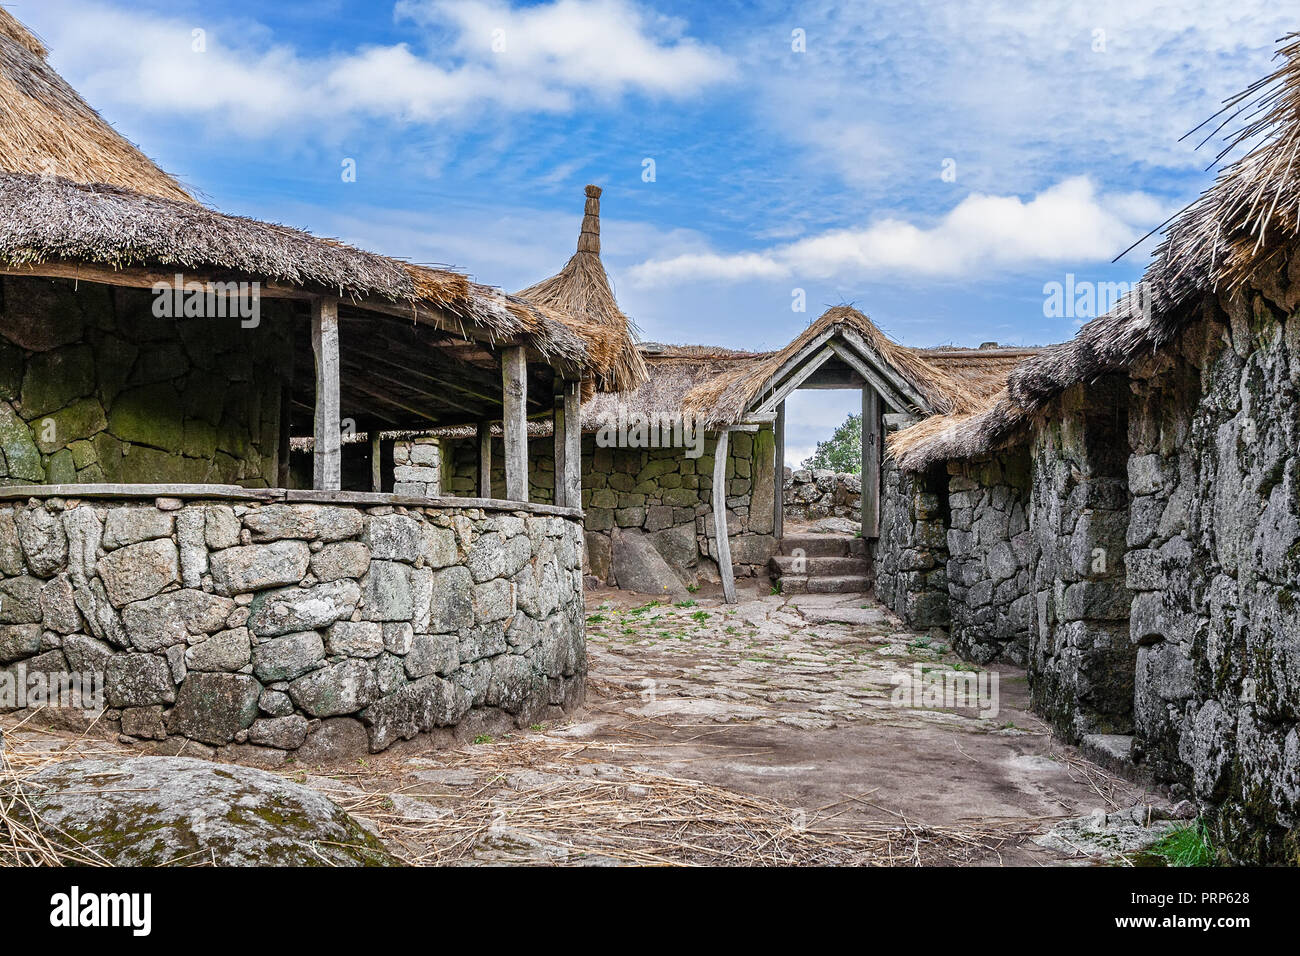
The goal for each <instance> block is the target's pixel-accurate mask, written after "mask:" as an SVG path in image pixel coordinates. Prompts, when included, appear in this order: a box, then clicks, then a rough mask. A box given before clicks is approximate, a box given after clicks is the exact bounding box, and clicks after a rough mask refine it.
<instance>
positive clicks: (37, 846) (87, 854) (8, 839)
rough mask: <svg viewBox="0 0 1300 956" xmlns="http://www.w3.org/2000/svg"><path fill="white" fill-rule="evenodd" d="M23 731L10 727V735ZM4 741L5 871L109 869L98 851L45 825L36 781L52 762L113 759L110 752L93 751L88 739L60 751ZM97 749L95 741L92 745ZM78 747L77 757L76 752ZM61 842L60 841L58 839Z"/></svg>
mask: <svg viewBox="0 0 1300 956" xmlns="http://www.w3.org/2000/svg"><path fill="white" fill-rule="evenodd" d="M21 727H22V724H19V725H17V727H15V728H9V729H8V730H7V731H6V734H7V735H12V734H13V732H14V730H16V729H19V728H21ZM7 742H8V741H7V740H6V739H5V738H3V737H0V866H106V865H108V861H106V860H105V859H104V858H103V857H102V856H100V855H99V854H98V853H96V852H95V851H94V850H92V849H89V848H87V847H85V846H83V845H81V844H80V843H78V842H77V841H75V840H73V839H72V838H71V837H69V836H68V835H67V834H65V833H63V832H62V831H54V832H52V831H50V830H49V829H48V828H46V827H45V826H43V825H42V824H41V821H40V817H39V816H38V815H37V814H36V812H35V811H34V810H33V808H32V805H31V797H30V789H29V786H28V784H29V782H30V781H31V778H32V777H34V776H35V775H36V774H37V773H39V772H40V771H41V770H43V769H44V768H45V767H47V766H49V765H50V764H52V763H57V762H58V761H59V760H63V759H69V758H71V757H85V756H108V755H111V752H110V751H108V750H103V751H92V750H88V749H87V748H86V746H85V744H86V743H88V742H89V741H87V740H86V739H85V738H82V739H78V740H74V741H71V742H69V744H68V745H67V746H65V747H62V748H59V749H56V750H37V751H22V750H18V751H15V750H11V749H10V748H9V747H8V746H6V744H7ZM89 743H91V744H92V746H93V742H89ZM74 748H75V752H74ZM55 833H57V835H58V836H59V837H60V838H59V839H57V840H55V839H52V838H51V837H52V836H53V835H55Z"/></svg>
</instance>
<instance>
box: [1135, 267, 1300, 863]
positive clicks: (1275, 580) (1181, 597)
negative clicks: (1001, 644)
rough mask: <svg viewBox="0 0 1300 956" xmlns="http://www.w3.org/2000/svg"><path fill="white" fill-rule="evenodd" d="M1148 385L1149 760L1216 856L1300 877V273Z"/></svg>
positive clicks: (1145, 700)
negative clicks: (1207, 836)
mask: <svg viewBox="0 0 1300 956" xmlns="http://www.w3.org/2000/svg"><path fill="white" fill-rule="evenodd" d="M1207 313H1208V315H1207V317H1206V318H1205V319H1203V320H1202V321H1201V322H1200V323H1198V324H1197V325H1196V326H1194V327H1193V328H1192V329H1191V330H1189V332H1188V333H1187V334H1186V335H1185V336H1184V338H1183V340H1182V341H1181V343H1179V348H1178V349H1177V350H1176V352H1175V353H1174V354H1173V355H1172V356H1170V357H1169V358H1167V359H1165V360H1163V361H1161V362H1160V363H1158V364H1154V365H1153V366H1151V367H1149V368H1146V369H1143V370H1141V371H1140V373H1139V376H1138V379H1139V381H1138V384H1137V386H1136V391H1137V397H1136V398H1135V401H1134V414H1133V416H1132V425H1131V428H1130V437H1131V440H1132V444H1133V458H1132V459H1131V460H1130V462H1129V479H1130V487H1131V490H1132V492H1133V494H1134V500H1133V512H1132V518H1131V521H1130V523H1129V528H1128V534H1129V543H1130V545H1131V547H1132V550H1131V551H1130V552H1129V555H1128V577H1129V583H1130V586H1131V587H1132V588H1133V590H1134V591H1135V593H1136V597H1135V599H1134V602H1133V607H1132V615H1131V619H1130V622H1129V623H1130V628H1131V636H1132V638H1133V640H1134V641H1135V642H1137V644H1138V645H1139V649H1138V655H1139V656H1138V662H1137V687H1136V693H1135V722H1136V728H1135V730H1136V740H1135V743H1134V752H1135V755H1136V756H1138V758H1139V759H1140V760H1142V761H1143V762H1144V763H1146V764H1147V765H1148V766H1150V767H1151V768H1152V770H1153V771H1154V772H1155V773H1156V774H1157V775H1158V776H1159V777H1161V778H1162V779H1166V780H1173V781H1176V782H1177V783H1178V784H1179V785H1181V786H1185V787H1187V788H1189V789H1190V790H1191V791H1192V792H1193V794H1194V796H1195V798H1196V800H1197V802H1198V804H1199V805H1200V806H1201V808H1202V812H1203V813H1205V814H1206V815H1207V816H1208V817H1209V819H1210V820H1211V823H1212V825H1213V828H1214V835H1215V840H1216V843H1217V844H1218V845H1220V846H1223V847H1225V848H1227V849H1228V850H1229V851H1231V852H1232V853H1233V854H1234V855H1235V856H1236V857H1238V858H1239V859H1242V860H1245V861H1248V862H1275V863H1276V862H1285V863H1289V864H1291V865H1296V864H1300V837H1298V836H1297V834H1296V830H1295V826H1296V823H1297V820H1298V819H1300V726H1298V723H1297V721H1298V720H1300V605H1298V603H1297V595H1298V592H1300V474H1297V471H1298V469H1300V458H1298V457H1297V455H1296V449H1297V448H1298V447H1300V397H1298V392H1300V266H1298V265H1297V260H1293V261H1292V270H1291V275H1290V276H1289V277H1288V276H1287V275H1286V274H1285V273H1283V274H1280V275H1277V276H1274V277H1271V278H1269V279H1268V280H1266V281H1260V282H1258V284H1257V285H1256V287H1254V288H1250V287H1246V288H1245V289H1244V290H1243V291H1241V292H1239V293H1236V294H1234V295H1232V296H1224V297H1222V298H1221V299H1220V300H1219V301H1218V302H1217V303H1209V304H1207Z"/></svg>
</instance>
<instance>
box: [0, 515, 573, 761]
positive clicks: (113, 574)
mask: <svg viewBox="0 0 1300 956" xmlns="http://www.w3.org/2000/svg"><path fill="white" fill-rule="evenodd" d="M88 493H90V492H89V491H88ZM276 495H279V496H280V497H281V498H283V497H284V495H285V493H284V492H267V493H266V494H265V497H266V498H268V499H273V498H274V497H275V496H276ZM250 496H251V493H250ZM371 500H373V499H371ZM581 534H582V529H581V526H580V524H579V522H578V520H577V519H576V518H574V517H563V516H560V515H549V514H538V513H534V512H530V511H526V510H519V511H508V512H506V511H503V512H485V511H482V510H477V509H458V508H454V507H444V506H439V507H397V506H393V505H376V506H370V507H363V506H360V505H351V504H341V505H319V504H310V503H287V502H285V501H276V500H263V501H259V500H252V499H251V497H250V499H249V500H233V501H232V500H217V499H200V500H181V499H179V498H176V499H169V498H159V499H157V500H154V499H145V500H141V501H131V500H96V499H92V498H86V499H82V500H74V499H66V500H64V499H55V498H50V499H47V500H37V499H31V500H26V501H22V502H20V503H8V502H5V503H3V505H2V506H0V573H2V574H3V579H2V580H0V667H4V668H6V669H7V670H8V671H9V674H10V675H11V676H17V675H22V674H30V673H35V672H42V673H64V672H76V673H80V674H85V673H87V672H100V673H102V674H103V675H104V682H105V690H106V698H107V706H108V708H109V710H108V711H107V714H106V717H105V720H104V722H103V723H104V724H105V725H106V726H108V727H111V728H115V729H119V730H120V732H121V733H122V734H123V735H125V736H126V737H127V738H131V739H135V740H141V741H152V742H155V743H153V744H150V745H149V746H150V747H152V748H153V749H170V750H176V749H178V747H177V745H179V744H184V745H185V752H186V753H194V752H196V750H197V751H198V752H202V751H203V748H204V747H207V748H216V750H217V751H218V753H219V755H221V756H223V757H228V758H231V759H239V760H244V759H249V760H253V761H256V762H264V763H272V764H274V763H277V762H281V761H283V760H284V759H285V758H286V756H287V755H288V754H289V753H290V752H292V751H295V750H298V748H300V747H302V748H304V749H303V751H302V753H303V756H304V759H316V758H317V757H319V756H321V755H326V754H331V753H336V752H338V751H339V750H347V749H349V748H357V747H360V748H362V749H366V748H368V749H369V750H372V751H379V750H383V749H384V748H386V747H388V746H389V745H391V744H392V743H393V742H395V741H397V740H399V739H409V738H411V737H413V736H415V735H416V734H418V733H425V732H430V731H435V730H438V729H439V728H452V727H456V726H457V725H464V724H465V722H466V721H469V722H470V723H471V725H473V724H474V723H475V722H476V721H477V722H479V723H481V722H483V721H490V720H497V721H498V722H499V721H502V720H505V719H508V720H510V721H512V722H514V723H516V724H519V725H527V724H530V723H532V722H534V721H536V720H537V719H540V718H543V717H546V716H552V715H555V714H558V713H560V710H561V708H569V707H571V706H573V705H574V704H575V702H577V701H579V700H580V699H581V696H582V690H583V680H584V674H585V670H586V650H585V643H584V622H585V618H584V613H583V604H582V573H581V566H580V561H581V549H582V538H581ZM0 679H3V672H0ZM196 744H201V745H203V746H202V747H197V746H196Z"/></svg>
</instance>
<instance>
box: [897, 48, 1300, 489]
mask: <svg viewBox="0 0 1300 956" xmlns="http://www.w3.org/2000/svg"><path fill="white" fill-rule="evenodd" d="M1277 58H1278V59H1279V60H1280V65H1279V67H1278V68H1277V69H1276V70H1275V71H1274V72H1273V73H1272V74H1270V75H1269V76H1267V77H1265V78H1263V79H1261V80H1259V81H1258V82H1256V83H1253V84H1252V85H1251V86H1249V87H1248V88H1247V89H1246V90H1244V91H1243V92H1241V93H1240V94H1238V95H1236V96H1234V97H1232V98H1230V99H1229V100H1228V101H1227V103H1226V104H1225V106H1224V108H1223V110H1221V111H1220V113H1219V114H1216V117H1212V118H1211V119H1210V120H1207V122H1206V124H1202V126H1205V125H1208V124H1210V123H1213V122H1214V121H1215V120H1216V119H1217V118H1218V116H1222V115H1225V114H1226V115H1227V117H1228V118H1227V119H1226V120H1224V121H1223V124H1221V125H1220V126H1219V128H1220V129H1221V128H1222V125H1225V124H1226V123H1227V122H1229V121H1231V120H1232V119H1233V118H1235V117H1238V116H1240V117H1244V118H1245V121H1244V123H1243V125H1242V126H1241V128H1240V129H1238V130H1237V131H1236V132H1235V133H1234V134H1232V136H1230V137H1229V140H1228V145H1227V146H1226V147H1225V148H1224V150H1223V151H1222V152H1221V153H1220V154H1219V157H1218V158H1223V157H1224V156H1226V155H1227V154H1228V153H1230V152H1232V151H1233V150H1235V149H1237V148H1239V147H1240V148H1245V149H1246V150H1247V151H1246V152H1245V154H1244V155H1242V156H1241V157H1240V158H1239V159H1237V160H1235V161H1233V162H1231V163H1229V164H1228V165H1226V166H1224V167H1223V168H1222V170H1221V171H1220V172H1219V174H1218V176H1217V178H1216V180H1215V182H1214V185H1213V186H1211V187H1210V188H1209V189H1207V190H1206V191H1205V192H1204V193H1203V194H1202V195H1201V196H1200V197H1199V198H1198V199H1196V200H1195V201H1194V202H1193V203H1191V205H1189V206H1187V207H1186V208H1185V209H1183V210H1182V212H1180V213H1179V214H1178V215H1177V216H1175V217H1174V218H1173V219H1172V220H1171V221H1170V222H1169V224H1168V225H1167V227H1166V228H1165V230H1164V237H1163V239H1162V240H1161V242H1160V245H1159V246H1158V247H1157V248H1156V250H1155V253H1154V255H1153V257H1152V261H1151V264H1150V265H1149V266H1148V267H1147V270H1146V272H1145V274H1144V275H1143V277H1142V280H1141V282H1140V283H1138V285H1137V288H1136V289H1134V290H1133V291H1131V292H1129V293H1128V294H1127V295H1125V296H1124V297H1123V298H1122V299H1121V300H1120V301H1119V303H1118V304H1117V305H1116V307H1115V308H1114V309H1112V310H1111V311H1110V312H1108V313H1107V314H1106V315H1103V316H1100V317H1099V318H1096V319H1093V320H1092V321H1090V322H1088V323H1087V324H1085V325H1084V326H1083V327H1082V328H1081V329H1080V330H1079V332H1078V333H1077V334H1076V335H1075V337H1074V338H1073V339H1071V340H1070V341H1069V342H1065V343H1062V344H1060V345H1054V346H1052V347H1051V348H1048V349H1044V350H1043V351H1042V352H1041V353H1040V354H1038V355H1036V356H1033V357H1031V358H1029V359H1027V360H1025V361H1024V362H1022V363H1020V364H1019V365H1018V366H1017V367H1016V368H1015V369H1014V370H1013V371H1012V372H1011V374H1010V375H1009V376H1008V379H1007V389H1006V394H1005V395H1003V396H1001V397H1000V398H999V399H998V400H997V401H995V402H991V403H989V406H988V407H987V408H985V409H984V410H982V412H981V413H980V414H977V415H972V416H967V417H961V418H958V417H950V418H949V419H947V420H946V421H945V422H943V423H931V422H924V423H922V424H921V425H917V426H913V427H912V428H910V429H907V430H906V431H904V432H900V433H899V434H897V435H895V436H894V437H893V438H891V440H890V450H891V453H893V454H894V456H895V457H896V458H897V459H898V461H899V463H900V465H901V466H902V467H904V468H906V469H908V470H913V471H915V470H920V469H923V468H926V467H929V466H930V465H932V464H935V463H937V462H939V461H942V460H944V459H946V458H966V457H971V456H974V455H979V454H984V453H987V452H989V451H993V450H995V449H997V448H998V447H1001V446H1005V445H1006V444H1007V443H1008V442H1010V441H1014V440H1016V438H1017V436H1023V435H1025V434H1027V426H1028V424H1029V423H1030V421H1031V420H1032V419H1033V418H1034V416H1035V415H1038V414H1041V413H1044V412H1046V410H1047V409H1048V406H1049V405H1050V404H1051V402H1052V401H1053V400H1054V399H1055V398H1056V397H1057V396H1058V395H1060V394H1061V393H1062V392H1063V391H1065V390H1066V389H1068V388H1070V387H1072V386H1075V385H1083V386H1085V387H1086V386H1088V385H1090V384H1092V383H1094V382H1096V381H1098V380H1099V379H1100V378H1102V377H1103V376H1106V375H1111V374H1116V373H1126V372H1128V371H1130V370H1131V369H1133V368H1134V367H1135V366H1136V365H1137V364H1138V363H1139V362H1142V361H1145V360H1148V359H1151V358H1153V357H1155V356H1157V355H1159V354H1160V353H1162V352H1164V351H1166V350H1168V349H1170V348H1173V347H1175V346H1176V345H1177V343H1178V341H1179V339H1180V336H1181V335H1182V333H1183V332H1184V330H1186V329H1187V327H1188V326H1189V325H1190V324H1191V323H1193V322H1195V321H1197V320H1198V319H1201V318H1204V317H1206V316H1207V315H1209V314H1211V313H1213V312H1214V311H1215V308H1216V306H1215V300H1216V299H1217V298H1218V297H1219V296H1221V295H1225V294H1226V295H1232V294H1234V293H1235V292H1236V291H1237V290H1238V289H1239V288H1240V287H1241V286H1242V285H1243V284H1244V283H1245V282H1246V281H1247V280H1249V279H1252V278H1258V277H1264V279H1265V280H1266V281H1268V282H1270V283H1273V280H1274V279H1275V278H1276V277H1277V276H1278V275H1279V274H1280V273H1281V272H1282V270H1283V268H1284V266H1286V264H1287V263H1288V262H1291V263H1294V261H1295V259H1294V256H1295V255H1296V252H1297V242H1298V241H1300V33H1292V34H1288V35H1287V36H1286V37H1284V38H1283V40H1282V43H1281V46H1280V48H1279V49H1278V52H1277ZM917 429H925V430H924V431H917Z"/></svg>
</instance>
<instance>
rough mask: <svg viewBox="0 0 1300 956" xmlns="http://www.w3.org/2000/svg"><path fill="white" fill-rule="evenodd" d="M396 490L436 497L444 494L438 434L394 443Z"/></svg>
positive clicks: (394, 485) (405, 493)
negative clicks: (436, 436) (432, 436)
mask: <svg viewBox="0 0 1300 956" xmlns="http://www.w3.org/2000/svg"><path fill="white" fill-rule="evenodd" d="M393 494H395V495H416V496H419V497H428V498H436V497H438V496H439V495H441V494H442V455H441V451H440V448H439V444H438V439H436V438H417V439H414V440H412V441H397V442H394V443H393Z"/></svg>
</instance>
